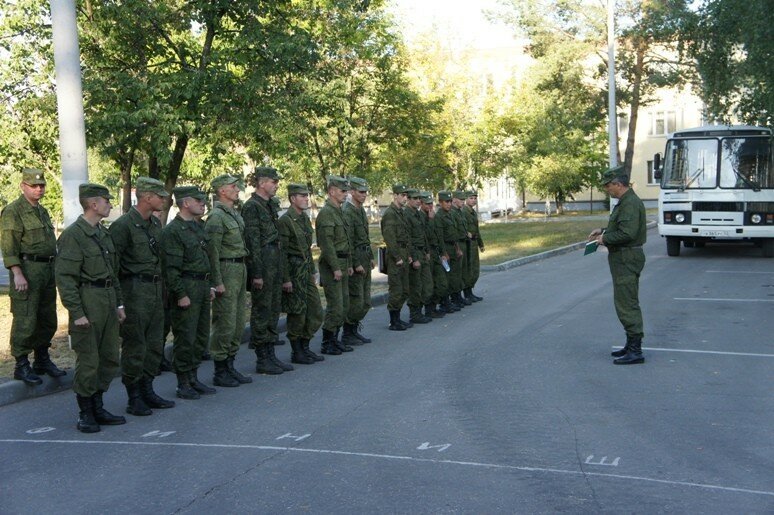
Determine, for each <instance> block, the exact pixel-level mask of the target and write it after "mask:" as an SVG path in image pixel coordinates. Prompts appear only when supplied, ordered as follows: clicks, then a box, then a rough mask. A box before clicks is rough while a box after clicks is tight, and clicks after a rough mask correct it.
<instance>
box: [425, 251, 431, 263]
mask: <svg viewBox="0 0 774 515" xmlns="http://www.w3.org/2000/svg"><path fill="white" fill-rule="evenodd" d="M428 261H430V253H429V252H428V253H427V254H425V262H428Z"/></svg>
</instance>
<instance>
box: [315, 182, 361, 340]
mask: <svg viewBox="0 0 774 515" xmlns="http://www.w3.org/2000/svg"><path fill="white" fill-rule="evenodd" d="M348 190H349V183H348V182H347V180H346V179H344V178H343V177H339V176H336V175H331V176H330V177H328V198H327V199H326V201H325V205H324V206H323V208H322V209H320V212H319V213H318V214H317V220H315V231H316V232H317V246H318V247H319V248H320V260H319V268H320V284H321V285H322V287H323V290H324V291H325V301H326V307H325V319H324V320H323V326H322V327H323V342H322V353H323V354H332V355H337V354H341V353H342V352H351V351H352V350H353V349H352V347H350V346H349V345H347V344H345V343H343V342H339V341H338V334H339V330H340V329H341V326H342V325H344V322H345V320H346V318H345V317H346V314H347V312H348V311H349V278H350V276H351V275H352V274H353V272H354V271H353V269H352V245H351V243H350V241H349V235H348V230H347V223H346V220H345V219H344V215H343V214H342V212H341V206H342V204H343V203H344V200H345V199H346V197H347V191H348Z"/></svg>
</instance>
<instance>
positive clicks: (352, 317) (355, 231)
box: [341, 177, 376, 345]
mask: <svg viewBox="0 0 774 515" xmlns="http://www.w3.org/2000/svg"><path fill="white" fill-rule="evenodd" d="M349 184H350V187H351V188H352V189H350V190H349V199H348V200H347V202H345V203H344V207H343V208H342V210H343V212H344V218H345V219H346V221H347V225H348V228H349V231H350V234H351V240H352V268H353V269H354V273H353V274H352V277H350V278H349V312H348V313H347V322H345V323H344V333H343V335H342V337H341V340H342V342H343V343H345V344H348V345H362V344H364V343H371V339H370V338H366V337H365V336H363V335H362V334H360V328H361V327H362V324H361V321H362V320H363V319H364V318H365V316H366V315H367V314H368V312H369V311H370V310H371V270H372V269H373V268H374V266H376V263H375V261H374V253H373V250H372V249H371V238H370V236H369V235H368V215H366V212H365V209H364V208H363V203H364V202H365V200H366V197H367V196H368V183H367V182H366V181H365V179H361V178H360V177H350V178H349Z"/></svg>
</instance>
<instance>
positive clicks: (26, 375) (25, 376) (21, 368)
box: [13, 356, 43, 386]
mask: <svg viewBox="0 0 774 515" xmlns="http://www.w3.org/2000/svg"><path fill="white" fill-rule="evenodd" d="M13 378H14V379H18V380H19V381H24V384H26V385H28V386H37V385H39V384H43V380H42V379H41V378H40V377H38V376H37V375H35V373H34V372H33V371H32V368H31V367H30V360H29V358H27V356H18V357H17V358H16V366H15V367H14V368H13Z"/></svg>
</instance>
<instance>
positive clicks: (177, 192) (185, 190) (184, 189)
mask: <svg viewBox="0 0 774 515" xmlns="http://www.w3.org/2000/svg"><path fill="white" fill-rule="evenodd" d="M172 194H173V195H174V196H175V200H180V199H182V198H195V199H196V200H205V199H206V198H207V194H206V193H204V192H203V191H201V190H200V189H199V188H198V187H196V186H178V187H177V188H173V189H172Z"/></svg>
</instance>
